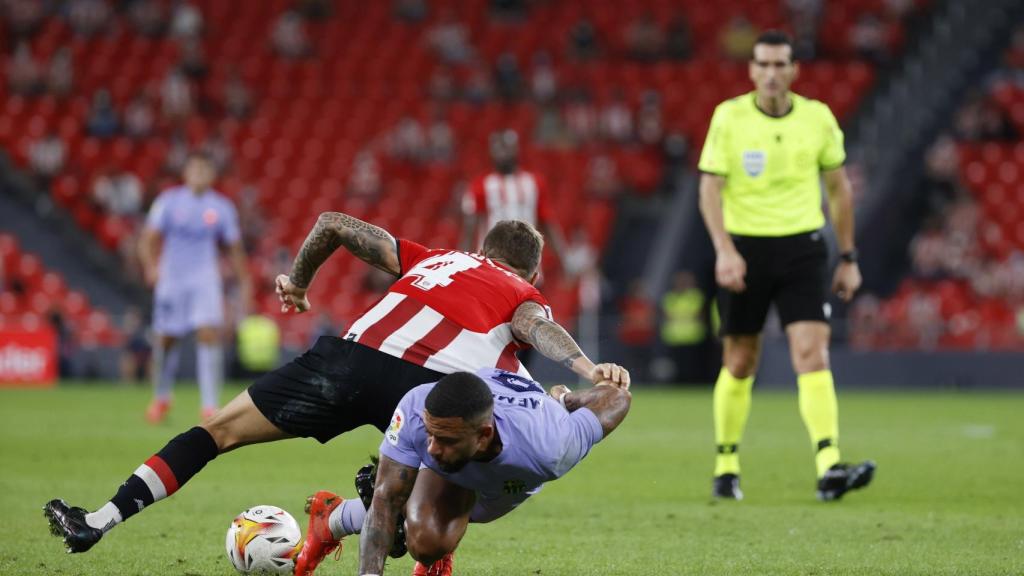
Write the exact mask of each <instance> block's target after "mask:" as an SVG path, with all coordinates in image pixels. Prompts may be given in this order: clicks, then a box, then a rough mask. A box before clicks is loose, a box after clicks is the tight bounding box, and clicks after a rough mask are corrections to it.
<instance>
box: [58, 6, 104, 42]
mask: <svg viewBox="0 0 1024 576" xmlns="http://www.w3.org/2000/svg"><path fill="white" fill-rule="evenodd" d="M67 14H68V24H70V25H71V29H72V30H74V31H75V33H76V34H79V35H81V36H85V37H90V36H94V35H96V34H99V33H100V32H102V31H104V30H105V29H106V28H107V26H108V25H109V24H110V19H111V12H110V6H108V5H107V3H106V2H104V1H103V0H70V3H69V4H68V7H67Z"/></svg>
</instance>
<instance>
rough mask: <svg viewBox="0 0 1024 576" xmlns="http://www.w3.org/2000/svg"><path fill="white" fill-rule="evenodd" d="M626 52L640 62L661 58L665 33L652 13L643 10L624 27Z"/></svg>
mask: <svg viewBox="0 0 1024 576" xmlns="http://www.w3.org/2000/svg"><path fill="white" fill-rule="evenodd" d="M625 44H626V52H627V53H628V54H629V57H630V58H632V59H634V60H639V61H640V62H654V61H655V60H657V59H659V58H661V54H662V50H663V49H664V47H665V35H664V33H663V32H662V31H661V28H660V27H659V26H658V21H657V20H655V19H654V15H653V14H651V13H650V12H645V13H644V14H643V15H641V16H640V17H639V18H637V19H636V20H633V21H632V22H630V23H629V25H628V26H627V27H626V31H625Z"/></svg>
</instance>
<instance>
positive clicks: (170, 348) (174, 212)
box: [139, 152, 251, 423]
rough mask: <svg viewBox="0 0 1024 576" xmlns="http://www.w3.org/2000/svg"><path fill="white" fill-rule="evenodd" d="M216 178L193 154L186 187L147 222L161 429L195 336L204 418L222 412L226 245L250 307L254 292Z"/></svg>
mask: <svg viewBox="0 0 1024 576" xmlns="http://www.w3.org/2000/svg"><path fill="white" fill-rule="evenodd" d="M215 178H216V169H215V168H214V165H213V162H212V160H211V159H210V158H209V157H207V156H206V155H205V154H203V153H199V152H194V153H192V154H190V155H189V158H188V161H187V162H186V163H185V173H184V180H185V184H184V185H183V186H177V187H174V188H169V189H167V190H164V191H163V192H161V193H160V195H159V196H158V197H157V198H156V200H155V201H154V202H153V206H152V207H151V208H150V211H149V215H148V216H147V217H146V225H145V228H144V229H143V232H142V240H141V242H140V244H139V258H140V260H141V261H142V267H143V272H144V273H145V277H146V283H147V284H149V285H150V286H153V287H154V297H153V332H155V333H156V336H157V341H156V342H155V345H154V348H153V362H154V366H153V380H154V386H153V388H154V397H153V402H152V403H151V404H150V405H149V408H148V409H147V410H146V418H147V419H148V420H149V421H150V422H152V423H157V422H160V421H161V420H163V418H164V416H165V415H166V413H167V410H168V409H169V408H170V401H171V388H172V387H173V386H174V379H175V377H176V374H177V371H178V361H179V358H180V356H181V347H180V346H178V343H179V341H180V340H181V338H182V337H184V336H187V335H188V334H189V333H190V332H193V331H194V332H195V333H196V372H197V376H198V380H199V390H200V395H201V401H202V407H201V412H200V414H201V418H202V419H203V420H205V419H206V418H208V417H209V416H212V415H213V414H214V413H215V412H216V411H217V405H218V395H219V393H220V384H221V380H222V378H223V371H224V369H223V350H222V346H221V334H220V329H221V326H222V325H223V324H224V293H223V285H222V282H221V277H220V262H219V258H220V254H219V247H220V246H226V247H227V249H228V251H229V253H230V259H231V263H232V265H233V267H234V271H235V274H236V275H237V276H238V279H239V283H240V285H241V292H242V299H243V303H244V304H243V305H245V304H247V303H248V299H249V294H250V292H251V284H250V280H249V271H248V267H247V265H246V259H245V250H244V249H243V247H242V242H241V234H240V232H239V227H238V214H237V213H236V212H235V207H234V206H233V205H232V204H231V201H230V200H228V199H227V198H226V197H224V196H222V195H221V194H218V193H217V192H216V191H214V190H213V189H212V188H211V187H210V186H211V185H212V184H213V182H214V179H215Z"/></svg>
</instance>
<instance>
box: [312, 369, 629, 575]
mask: <svg viewBox="0 0 1024 576" xmlns="http://www.w3.org/2000/svg"><path fill="white" fill-rule="evenodd" d="M602 378H603V380H602V381H601V383H599V384H598V385H596V386H594V387H593V388H590V389H587V390H581V391H578V392H570V391H569V389H568V388H566V387H565V386H555V387H553V388H552V389H551V395H550V396H549V395H548V394H545V393H544V389H543V388H541V386H540V384H538V383H537V382H534V381H533V380H529V379H527V378H523V377H521V376H519V375H517V374H512V373H509V372H505V371H502V370H494V369H486V370H480V371H478V372H477V373H476V374H471V373H468V372H457V373H454V374H450V375H448V376H445V377H444V378H442V379H441V380H440V381H439V382H436V383H433V384H424V385H422V386H418V387H416V388H414V389H412V390H411V391H409V393H408V394H406V395H405V397H404V398H403V399H402V401H401V402H400V403H399V404H398V407H397V408H396V409H395V413H394V415H393V416H392V418H391V425H390V427H389V428H388V430H387V432H386V433H385V434H384V439H383V440H382V441H381V444H380V463H379V466H378V469H377V474H376V480H375V488H374V490H373V492H372V494H373V496H372V503H370V505H369V509H368V510H367V508H366V503H364V502H362V501H360V500H359V499H353V500H343V499H341V498H340V497H338V496H337V495H335V494H332V493H330V492H326V491H321V492H318V493H317V494H315V495H314V496H313V497H312V499H311V510H310V512H311V515H319V516H320V518H321V519H322V521H321V522H320V525H321V526H322V527H323V528H322V529H320V530H317V532H316V535H322V536H323V537H325V538H327V539H329V540H330V542H331V545H330V546H322V547H321V548H320V557H321V558H322V557H324V556H326V555H327V554H328V553H330V550H331V549H333V547H335V546H337V545H338V543H339V541H340V539H341V538H342V537H344V536H345V535H348V534H358V533H360V532H361V533H362V536H361V537H360V539H359V573H360V574H382V573H383V570H384V560H385V558H386V555H387V552H388V550H389V548H390V547H391V546H392V541H393V539H394V538H395V530H396V521H397V520H398V519H399V518H400V515H401V514H403V513H404V514H405V518H406V520H405V523H404V528H405V535H406V538H407V544H408V547H409V553H410V554H411V555H412V556H413V558H415V559H416V560H417V564H416V567H415V568H414V570H413V575H414V576H417V575H421V576H450V575H451V573H452V553H453V552H454V550H455V548H456V547H457V546H458V544H459V541H460V540H462V537H463V536H464V535H465V533H466V528H467V527H468V524H469V523H470V522H478V523H479V522H490V521H492V520H496V519H498V518H501V517H502V516H504V515H505V514H508V513H509V512H511V511H512V510H513V509H515V508H516V507H518V506H519V505H520V504H522V503H523V502H524V501H526V499H527V498H529V497H530V496H532V495H534V494H536V493H537V492H539V491H540V490H541V488H542V485H543V484H544V483H545V482H550V481H552V480H555V479H557V478H561V477H562V476H564V475H565V474H566V473H568V472H569V470H571V469H572V468H573V467H574V466H575V465H576V464H578V463H579V462H580V461H581V460H582V459H583V458H584V457H585V456H586V455H587V454H588V453H589V452H590V449H591V448H592V447H593V446H594V444H597V443H598V442H600V441H601V440H602V439H603V438H605V437H606V436H608V435H609V434H611V433H612V431H613V430H615V428H616V427H618V425H619V424H620V423H621V422H622V421H623V419H625V417H626V414H627V413H628V412H629V406H630V394H629V391H628V390H629V373H628V372H627V371H626V370H625V369H623V368H622V367H620V366H615V365H607V367H606V368H605V369H604V371H603V374H602ZM357 483H358V480H357ZM364 520H365V523H364ZM312 524H313V522H312V521H311V525H312ZM316 535H314V533H313V532H312V531H311V532H310V534H308V535H307V539H306V544H305V545H304V548H303V554H308V551H307V550H308V549H309V548H310V547H311V546H313V545H315V544H316V542H315V538H316ZM296 573H297V574H301V573H300V572H296Z"/></svg>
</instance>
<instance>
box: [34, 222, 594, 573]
mask: <svg viewBox="0 0 1024 576" xmlns="http://www.w3.org/2000/svg"><path fill="white" fill-rule="evenodd" d="M342 246H344V247H345V248H346V249H347V250H348V251H349V252H351V253H352V254H354V255H355V256H357V257H358V258H360V259H361V260H363V261H365V262H366V263H368V264H370V265H371V266H374V267H377V268H380V269H382V270H384V271H386V272H388V273H389V274H391V275H392V276H395V277H396V278H397V280H396V281H395V283H394V284H392V285H391V287H390V288H389V289H388V292H387V294H385V295H384V296H383V297H382V298H381V299H380V300H379V301H378V302H377V303H376V304H375V305H374V306H373V307H372V308H370V309H369V310H367V311H366V313H365V314H363V315H362V316H361V317H360V318H359V319H357V320H356V321H355V322H354V323H353V324H352V325H351V326H350V327H349V329H348V332H347V333H346V334H345V335H344V337H343V338H339V337H334V336H323V337H321V338H320V339H319V340H317V342H316V344H314V345H313V347H312V349H310V350H308V351H306V353H305V354H303V355H302V356H300V357H298V358H296V359H295V360H293V361H292V362H290V363H288V364H286V365H284V366H282V367H281V368H279V369H277V370H275V371H273V372H270V373H268V374H266V375H264V376H262V377H261V378H259V379H258V380H256V382H255V383H253V385H252V386H250V387H249V389H248V390H246V391H244V392H242V393H241V394H239V395H238V396H237V397H235V399H234V400H232V401H231V402H230V403H229V404H228V405H227V406H225V407H224V409H223V410H221V411H219V412H218V413H217V414H216V415H214V417H213V418H211V419H209V420H207V421H205V422H204V423H203V424H202V425H201V426H197V427H195V428H192V429H191V430H188V431H186V432H184V433H182V434H179V435H178V436H176V437H175V438H173V439H171V441H170V442H168V443H167V445H166V446H164V447H163V448H162V449H161V450H160V451H159V452H157V453H156V454H154V455H153V456H152V457H150V458H149V459H148V460H146V461H145V462H143V463H142V464H141V465H140V466H139V467H138V468H136V470H135V472H134V473H133V474H132V475H131V476H129V477H128V479H127V480H125V482H124V483H123V484H122V485H121V486H120V488H118V490H117V492H116V494H114V496H113V497H112V498H111V499H110V501H109V502H107V503H106V504H105V505H104V506H103V507H101V508H100V509H99V510H97V511H95V512H93V513H88V512H87V511H86V510H84V509H83V508H78V507H71V506H69V505H68V504H67V503H66V502H64V501H63V500H51V501H50V502H48V503H47V504H46V506H45V508H44V511H45V514H46V516H47V518H48V519H49V521H50V527H51V530H52V531H53V533H54V534H56V535H58V536H61V537H63V539H64V543H65V546H66V547H67V548H68V550H69V551H71V552H85V551H86V550H89V549H90V548H91V547H92V546H93V545H94V544H96V542H98V541H99V540H100V538H102V536H103V534H104V533H105V532H106V531H108V530H110V529H112V528H113V527H115V526H117V525H118V524H120V523H121V522H123V521H125V520H127V519H128V518H129V517H131V516H132V515H134V514H137V513H138V512H141V511H142V510H143V509H144V508H146V507H147V506H149V505H151V504H153V503H155V502H157V501H159V500H162V499H164V498H166V497H167V496H170V495H171V494H173V493H174V492H175V491H177V490H178V489H179V488H181V487H182V486H184V485H185V483H186V482H188V481H189V480H190V479H191V478H192V477H193V476H195V475H196V474H197V473H198V472H199V471H200V470H202V469H203V467H205V466H206V464H207V463H209V462H210V461H211V460H213V459H214V458H216V457H217V456H218V455H219V454H223V453H225V452H228V451H230V450H234V449H235V448H238V447H241V446H247V445H249V444H257V443H260V442H272V441H276V440H283V439H286V438H294V437H296V436H300V437H312V438H316V439H317V440H319V441H320V442H328V441H329V440H331V439H332V438H334V437H335V436H338V435H339V434H343V433H345V432H347V431H349V430H353V429H355V428H358V427H360V426H363V425H365V424H370V425H372V426H375V427H376V428H377V429H378V430H380V431H382V432H383V431H384V429H385V428H386V427H387V425H388V422H389V420H390V419H391V416H392V413H393V412H394V409H395V406H396V405H397V404H398V402H399V401H400V400H401V399H402V397H403V396H404V395H405V393H406V392H408V391H409V390H411V389H412V388H414V387H416V386H418V385H420V384H423V383H424V382H436V381H438V380H440V379H441V377H443V376H444V375H445V374H449V373H452V372H458V371H475V370H478V369H480V368H481V367H494V368H501V369H504V370H508V371H510V372H515V373H517V374H520V375H521V376H523V377H527V378H528V377H529V372H527V371H526V369H525V368H524V367H523V366H522V365H521V364H520V363H519V361H518V359H517V358H516V350H518V349H520V348H524V347H526V346H534V347H535V348H537V350H538V351H539V352H540V353H541V354H543V355H544V356H547V357H548V358H551V359H553V360H555V361H557V362H559V363H561V364H563V365H564V366H566V367H567V368H569V369H570V370H572V371H573V372H575V373H576V374H577V375H579V376H581V377H584V378H588V379H590V380H591V381H593V382H594V383H597V382H601V381H602V380H603V379H604V377H603V372H602V370H603V369H605V368H607V367H608V365H604V364H598V365H595V364H594V363H593V362H592V361H591V360H590V359H589V358H587V357H586V355H584V354H583V352H582V351H581V350H580V348H579V346H578V345H577V344H576V342H575V341H574V340H573V339H572V337H571V336H570V335H569V333H568V332H566V331H565V329H564V328H562V327H561V326H559V325H558V324H557V323H556V322H555V321H554V320H552V319H551V311H550V309H549V308H548V306H547V301H546V300H545V299H544V297H543V296H542V295H541V293H540V292H539V291H538V290H537V289H536V288H535V287H534V286H533V285H532V284H531V282H532V281H533V280H536V278H537V273H538V272H537V270H538V269H539V267H540V260H541V252H542V250H543V246H544V242H543V238H542V237H541V235H540V233H539V232H537V230H536V229H534V228H533V227H532V226H530V225H529V224H526V223H525V222H516V221H502V222H499V223H498V224H496V225H495V226H494V228H492V229H491V231H490V232H488V234H487V237H486V238H485V239H484V246H483V255H479V254H470V253H467V252H460V251H457V250H448V249H428V248H426V247H424V246H421V245H420V244H417V243H415V242H411V241H409V240H404V239H402V240H399V239H396V238H395V237H393V236H392V235H391V234H389V233H388V232H387V231H386V230H383V229H382V228H379V227H377V226H374V225H372V224H369V223H367V222H363V221H362V220H359V219H357V218H353V217H351V216H349V215H347V214H341V213H339V212H325V213H323V214H321V215H320V217H319V218H318V220H317V223H316V225H315V226H314V227H313V229H312V230H310V232H309V235H308V236H307V237H306V240H305V241H304V242H303V244H302V247H301V248H300V249H299V253H298V255H296V257H295V261H294V263H293V264H292V270H291V274H289V275H287V276H286V275H284V274H282V275H280V276H278V277H277V281H276V283H277V292H278V295H279V296H280V298H281V302H282V311H288V310H291V309H294V310H296V311H297V312H305V311H307V310H309V309H310V302H309V300H308V299H307V298H306V291H307V290H308V289H309V286H310V283H311V282H312V281H313V277H314V276H315V275H316V271H317V270H318V269H319V268H320V266H321V265H322V264H323V263H324V262H325V261H326V260H327V259H328V258H329V257H330V256H331V255H332V254H333V253H334V252H335V251H336V250H337V249H338V248H340V247H342ZM299 560H300V562H299V566H300V567H301V566H302V562H301V560H302V559H301V558H300V559H299Z"/></svg>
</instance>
